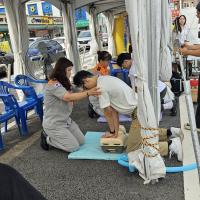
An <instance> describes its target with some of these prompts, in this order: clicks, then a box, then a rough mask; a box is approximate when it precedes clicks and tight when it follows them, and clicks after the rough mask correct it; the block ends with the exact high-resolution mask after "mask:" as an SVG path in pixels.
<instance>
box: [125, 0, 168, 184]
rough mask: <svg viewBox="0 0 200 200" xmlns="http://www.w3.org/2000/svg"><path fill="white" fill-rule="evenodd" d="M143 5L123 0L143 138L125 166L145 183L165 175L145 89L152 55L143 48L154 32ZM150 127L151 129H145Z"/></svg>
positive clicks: (151, 106) (146, 88)
mask: <svg viewBox="0 0 200 200" xmlns="http://www.w3.org/2000/svg"><path fill="white" fill-rule="evenodd" d="M151 2H153V1H151ZM147 6H148V2H147V1H146V0H140V1H138V0H126V9H127V11H128V15H129V23H130V34H131V39H132V46H133V57H134V62H135V66H136V73H137V80H136V86H137V91H138V119H139V122H140V124H141V127H142V128H141V135H142V137H143V139H144V140H143V141H144V142H143V145H142V147H141V149H138V150H136V151H134V152H130V153H129V154H128V157H129V164H131V165H134V166H135V167H136V168H137V169H138V170H139V173H140V176H141V177H142V178H143V179H144V180H145V183H149V182H150V181H152V180H157V179H158V178H161V177H165V174H166V171H165V165H164V161H163V159H162V158H161V156H160V154H159V151H158V149H159V146H158V135H157V134H158V130H157V121H156V116H155V113H154V107H153V103H152V100H151V95H150V92H149V87H148V67H149V65H148V63H149V56H152V55H149V51H148V49H147V48H149V47H148V43H147V38H148V37H147V34H155V33H153V32H150V31H149V30H148V27H147V20H148V18H149V17H150V16H149V14H148V13H147V11H148V9H150V8H148V7H147ZM158 9H159V8H158ZM151 12H154V11H151ZM154 23H156V22H154ZM155 48H156V47H155ZM152 59H154V58H152ZM155 67H158V66H155ZM150 128H154V129H153V130H149V129H150ZM146 129H148V130H146Z"/></svg>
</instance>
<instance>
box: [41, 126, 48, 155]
mask: <svg viewBox="0 0 200 200" xmlns="http://www.w3.org/2000/svg"><path fill="white" fill-rule="evenodd" d="M40 146H41V147H42V149H44V150H45V151H48V150H49V145H48V143H47V134H46V133H45V132H44V130H43V131H42V132H41V141H40Z"/></svg>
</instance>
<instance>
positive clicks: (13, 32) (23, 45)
mask: <svg viewBox="0 0 200 200" xmlns="http://www.w3.org/2000/svg"><path fill="white" fill-rule="evenodd" d="M3 2H4V5H5V9H6V17H7V21H8V29H9V34H10V40H11V45H12V49H13V54H14V75H15V76H16V75H17V74H24V73H25V72H26V71H25V64H24V60H25V55H26V52H27V49H28V38H29V36H28V24H27V20H26V12H25V5H24V4H23V3H21V0H15V1H13V0H4V1H3Z"/></svg>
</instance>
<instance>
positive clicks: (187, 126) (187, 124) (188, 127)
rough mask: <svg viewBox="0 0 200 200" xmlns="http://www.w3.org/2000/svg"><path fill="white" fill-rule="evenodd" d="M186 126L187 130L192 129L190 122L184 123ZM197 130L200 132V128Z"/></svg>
mask: <svg viewBox="0 0 200 200" xmlns="http://www.w3.org/2000/svg"><path fill="white" fill-rule="evenodd" d="M184 128H185V129H186V130H190V129H191V128H190V124H189V123H186V124H184ZM197 132H200V128H197Z"/></svg>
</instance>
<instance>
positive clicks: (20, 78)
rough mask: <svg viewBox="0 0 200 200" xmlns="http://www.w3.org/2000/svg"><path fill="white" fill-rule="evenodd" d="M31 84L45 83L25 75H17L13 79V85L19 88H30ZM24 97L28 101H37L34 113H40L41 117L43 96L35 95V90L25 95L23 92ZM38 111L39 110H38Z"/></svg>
mask: <svg viewBox="0 0 200 200" xmlns="http://www.w3.org/2000/svg"><path fill="white" fill-rule="evenodd" d="M31 83H47V81H46V80H35V79H32V78H30V77H28V76H26V75H21V74H20V75H17V76H16V77H15V84H16V85H17V86H18V87H21V86H31ZM33 90H34V88H33ZM24 95H25V98H26V100H27V101H28V100H29V99H32V98H35V99H37V101H38V105H37V107H36V112H37V113H39V112H42V116H43V101H44V95H43V94H41V93H40V94H36V92H35V90H34V91H32V93H30V92H29V93H27V92H26V91H24ZM38 109H39V110H38Z"/></svg>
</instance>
